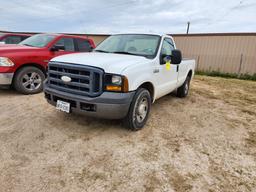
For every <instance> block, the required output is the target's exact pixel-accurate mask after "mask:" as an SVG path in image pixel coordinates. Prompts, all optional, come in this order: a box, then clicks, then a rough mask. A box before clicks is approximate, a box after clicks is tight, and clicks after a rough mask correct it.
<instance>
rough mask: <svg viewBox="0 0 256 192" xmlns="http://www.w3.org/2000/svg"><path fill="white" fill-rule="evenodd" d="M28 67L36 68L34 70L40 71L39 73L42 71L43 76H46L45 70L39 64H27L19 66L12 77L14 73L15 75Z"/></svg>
mask: <svg viewBox="0 0 256 192" xmlns="http://www.w3.org/2000/svg"><path fill="white" fill-rule="evenodd" d="M29 66H33V67H36V68H38V69H40V70H41V71H43V73H44V75H45V76H46V69H45V68H44V67H43V66H42V65H39V64H36V63H27V64H23V65H21V66H20V67H19V68H18V69H17V70H16V72H15V74H14V75H16V73H17V72H18V71H19V70H21V69H23V68H24V67H29Z"/></svg>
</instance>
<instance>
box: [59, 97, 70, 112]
mask: <svg viewBox="0 0 256 192" xmlns="http://www.w3.org/2000/svg"><path fill="white" fill-rule="evenodd" d="M56 109H58V110H60V111H63V112H66V113H69V112H70V103H67V102H64V101H61V100H57V105H56Z"/></svg>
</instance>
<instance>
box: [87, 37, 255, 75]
mask: <svg viewBox="0 0 256 192" xmlns="http://www.w3.org/2000/svg"><path fill="white" fill-rule="evenodd" d="M89 37H91V38H92V39H93V40H94V41H95V43H96V44H98V43H100V42H101V41H103V40H104V39H105V38H106V37H108V35H89ZM173 37H174V39H175V42H176V44H177V47H178V49H180V50H182V53H183V57H186V58H194V59H196V61H197V70H200V71H220V72H223V73H238V74H239V73H241V74H245V73H248V74H251V75H253V74H254V73H256V34H241V33H239V34H219V35H218V34H197V35H173Z"/></svg>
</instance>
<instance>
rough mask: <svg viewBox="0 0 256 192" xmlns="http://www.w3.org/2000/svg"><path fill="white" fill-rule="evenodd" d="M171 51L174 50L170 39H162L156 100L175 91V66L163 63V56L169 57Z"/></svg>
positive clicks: (176, 76) (176, 71) (176, 73)
mask: <svg viewBox="0 0 256 192" xmlns="http://www.w3.org/2000/svg"><path fill="white" fill-rule="evenodd" d="M172 50H174V44H173V41H172V39H170V38H164V40H163V43H162V48H161V53H160V66H159V73H158V78H157V83H158V88H159V95H158V98H159V97H161V96H164V95H166V94H168V93H170V92H172V91H173V90H175V89H176V84H177V79H178V70H177V67H178V66H177V65H174V64H171V62H170V63H168V62H167V63H165V62H164V61H163V59H161V58H162V57H163V55H171V54H172Z"/></svg>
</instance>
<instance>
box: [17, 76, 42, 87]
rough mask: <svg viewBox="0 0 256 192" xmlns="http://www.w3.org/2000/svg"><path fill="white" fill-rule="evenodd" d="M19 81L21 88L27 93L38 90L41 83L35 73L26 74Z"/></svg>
mask: <svg viewBox="0 0 256 192" xmlns="http://www.w3.org/2000/svg"><path fill="white" fill-rule="evenodd" d="M21 80H22V85H23V87H24V88H25V89H27V90H29V91H33V90H36V89H38V88H39V87H40V86H41V83H42V79H41V77H40V75H39V74H38V73H36V72H30V73H26V74H25V75H24V76H23V77H22V79H21Z"/></svg>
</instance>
